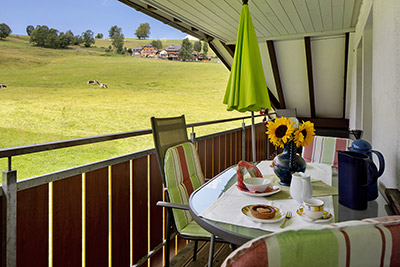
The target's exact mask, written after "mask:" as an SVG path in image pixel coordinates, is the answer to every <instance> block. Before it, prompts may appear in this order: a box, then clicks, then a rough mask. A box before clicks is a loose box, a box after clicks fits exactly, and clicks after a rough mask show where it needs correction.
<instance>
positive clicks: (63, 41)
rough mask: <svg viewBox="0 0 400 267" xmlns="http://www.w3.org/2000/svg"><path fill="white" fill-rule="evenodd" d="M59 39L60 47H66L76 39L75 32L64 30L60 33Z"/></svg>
mask: <svg viewBox="0 0 400 267" xmlns="http://www.w3.org/2000/svg"><path fill="white" fill-rule="evenodd" d="M59 40H60V41H59V47H60V48H66V47H67V46H69V45H71V44H72V42H73V41H74V34H73V33H72V32H71V31H70V30H68V31H67V32H66V33H63V32H62V33H60V35H59Z"/></svg>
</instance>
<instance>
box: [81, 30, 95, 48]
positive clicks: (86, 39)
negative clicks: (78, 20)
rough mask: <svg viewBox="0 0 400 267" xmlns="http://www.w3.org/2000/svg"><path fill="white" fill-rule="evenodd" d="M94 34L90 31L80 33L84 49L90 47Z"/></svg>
mask: <svg viewBox="0 0 400 267" xmlns="http://www.w3.org/2000/svg"><path fill="white" fill-rule="evenodd" d="M93 36H94V33H93V32H92V31H91V30H87V31H85V32H84V33H82V39H83V44H84V45H85V47H90V45H91V44H94V37H93Z"/></svg>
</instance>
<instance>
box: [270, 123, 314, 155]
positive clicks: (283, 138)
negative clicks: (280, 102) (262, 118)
mask: <svg viewBox="0 0 400 267" xmlns="http://www.w3.org/2000/svg"><path fill="white" fill-rule="evenodd" d="M266 126H267V132H266V134H268V135H269V138H270V142H271V143H272V144H274V145H275V146H278V147H281V148H284V146H285V144H287V143H288V142H291V141H293V142H294V143H295V144H296V147H301V146H308V145H309V144H310V143H311V142H312V141H313V139H314V135H315V129H314V123H312V122H310V121H302V122H301V123H299V121H298V120H297V119H296V118H286V117H280V118H277V119H275V120H271V121H268V122H267V124H266Z"/></svg>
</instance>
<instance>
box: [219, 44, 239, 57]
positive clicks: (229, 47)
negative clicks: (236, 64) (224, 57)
mask: <svg viewBox="0 0 400 267" xmlns="http://www.w3.org/2000/svg"><path fill="white" fill-rule="evenodd" d="M221 43H222V42H221ZM222 45H223V46H224V47H225V49H226V51H228V52H229V54H230V55H231V57H232V58H233V56H234V55H235V50H236V45H227V44H225V43H222Z"/></svg>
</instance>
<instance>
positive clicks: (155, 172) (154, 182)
mask: <svg viewBox="0 0 400 267" xmlns="http://www.w3.org/2000/svg"><path fill="white" fill-rule="evenodd" d="M150 188H151V190H150V196H149V198H150V247H151V248H154V247H155V246H157V245H158V244H160V243H161V242H162V241H163V239H162V235H163V227H162V226H163V224H162V220H163V209H162V208H161V207H157V206H156V203H157V201H160V200H162V197H163V191H162V178H161V173H160V168H159V167H158V161H157V157H156V155H155V154H153V155H150Z"/></svg>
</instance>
